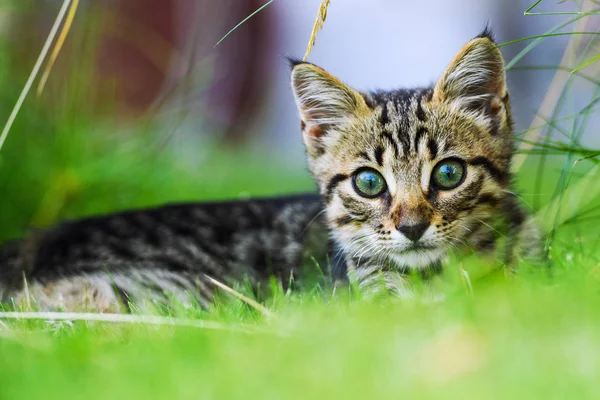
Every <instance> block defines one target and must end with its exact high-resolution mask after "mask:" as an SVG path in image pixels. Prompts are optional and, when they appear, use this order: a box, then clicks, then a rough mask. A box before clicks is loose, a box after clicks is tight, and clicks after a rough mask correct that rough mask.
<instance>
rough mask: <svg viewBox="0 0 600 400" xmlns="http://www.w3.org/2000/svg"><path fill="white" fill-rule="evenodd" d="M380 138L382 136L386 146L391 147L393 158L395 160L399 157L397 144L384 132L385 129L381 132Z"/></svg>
mask: <svg viewBox="0 0 600 400" xmlns="http://www.w3.org/2000/svg"><path fill="white" fill-rule="evenodd" d="M381 136H383V137H384V138H385V139H386V140H387V142H388V144H389V145H390V146H391V147H392V149H393V151H394V156H395V157H396V158H398V157H400V149H399V146H400V145H399V144H398V142H397V141H396V140H395V139H394V138H393V137H392V135H391V134H390V133H389V132H388V131H386V130H385V129H384V130H382V131H381Z"/></svg>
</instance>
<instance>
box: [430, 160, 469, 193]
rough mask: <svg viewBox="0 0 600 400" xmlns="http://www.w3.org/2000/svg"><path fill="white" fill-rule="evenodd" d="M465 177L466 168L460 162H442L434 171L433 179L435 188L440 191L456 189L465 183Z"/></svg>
mask: <svg viewBox="0 0 600 400" xmlns="http://www.w3.org/2000/svg"><path fill="white" fill-rule="evenodd" d="M464 176H465V167H464V165H463V163H462V162H460V161H458V160H444V161H441V162H440V163H439V164H438V165H436V166H435V168H434V169H433V174H432V176H431V179H432V180H433V183H434V184H435V186H437V187H438V188H440V189H444V190H450V189H454V188H455V187H457V186H458V185H460V184H461V183H462V182H463V178H464Z"/></svg>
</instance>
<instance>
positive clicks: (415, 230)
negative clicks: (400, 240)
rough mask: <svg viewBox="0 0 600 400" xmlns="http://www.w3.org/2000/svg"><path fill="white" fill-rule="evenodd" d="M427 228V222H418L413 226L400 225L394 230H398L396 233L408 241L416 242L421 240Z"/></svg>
mask: <svg viewBox="0 0 600 400" xmlns="http://www.w3.org/2000/svg"><path fill="white" fill-rule="evenodd" d="M428 227H429V223H428V222H420V223H418V224H414V225H400V226H397V227H396V229H398V231H399V232H400V233H402V234H403V235H404V236H406V237H407V238H408V239H409V240H411V241H413V242H416V241H418V240H419V239H421V237H422V236H423V234H424V233H425V231H426V230H427V228H428Z"/></svg>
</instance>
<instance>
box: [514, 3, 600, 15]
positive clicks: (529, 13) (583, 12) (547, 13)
mask: <svg viewBox="0 0 600 400" xmlns="http://www.w3.org/2000/svg"><path fill="white" fill-rule="evenodd" d="M542 1H543V0H537V1H536V2H535V3H534V4H533V5H531V6H530V7H529V8H528V9H527V10H525V12H524V13H523V15H525V16H526V17H529V16H535V15H589V14H590V13H589V12H585V11H543V12H531V11H532V10H533V9H534V8H536V7H537V6H538V5H539V4H540V3H541V2H542Z"/></svg>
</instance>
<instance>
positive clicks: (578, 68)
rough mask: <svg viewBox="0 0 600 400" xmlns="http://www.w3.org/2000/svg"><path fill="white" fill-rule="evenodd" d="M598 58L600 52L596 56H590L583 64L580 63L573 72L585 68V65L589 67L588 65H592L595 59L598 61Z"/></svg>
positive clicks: (599, 57)
mask: <svg viewBox="0 0 600 400" xmlns="http://www.w3.org/2000/svg"><path fill="white" fill-rule="evenodd" d="M598 59H600V54H597V55H595V56H594V57H592V58H590V59H589V60H586V61H584V62H582V63H581V64H579V65H578V66H576V67H575V68H573V70H571V73H574V72H577V71H579V70H581V69H584V68H585V67H587V66H588V65H590V64H591V63H593V62H594V61H596V60H598Z"/></svg>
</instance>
